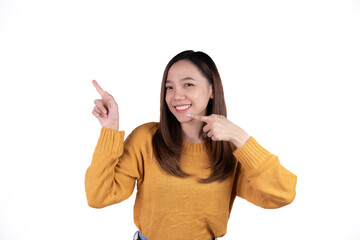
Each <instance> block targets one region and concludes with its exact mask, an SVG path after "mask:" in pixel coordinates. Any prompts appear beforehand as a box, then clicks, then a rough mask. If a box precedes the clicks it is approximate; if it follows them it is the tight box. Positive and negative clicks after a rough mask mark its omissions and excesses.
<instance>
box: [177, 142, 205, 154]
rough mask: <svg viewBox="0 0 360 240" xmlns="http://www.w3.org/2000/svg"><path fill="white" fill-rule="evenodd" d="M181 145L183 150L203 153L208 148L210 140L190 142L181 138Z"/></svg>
mask: <svg viewBox="0 0 360 240" xmlns="http://www.w3.org/2000/svg"><path fill="white" fill-rule="evenodd" d="M182 147H183V150H186V151H187V152H193V153H203V152H206V151H207V150H208V149H209V147H210V140H207V141H205V142H202V143H190V142H187V141H185V140H183V145H182Z"/></svg>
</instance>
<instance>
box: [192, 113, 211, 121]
mask: <svg viewBox="0 0 360 240" xmlns="http://www.w3.org/2000/svg"><path fill="white" fill-rule="evenodd" d="M192 116H193V118H194V119H196V120H199V121H202V122H206V123H207V122H208V121H209V120H210V118H209V117H208V116H201V115H192Z"/></svg>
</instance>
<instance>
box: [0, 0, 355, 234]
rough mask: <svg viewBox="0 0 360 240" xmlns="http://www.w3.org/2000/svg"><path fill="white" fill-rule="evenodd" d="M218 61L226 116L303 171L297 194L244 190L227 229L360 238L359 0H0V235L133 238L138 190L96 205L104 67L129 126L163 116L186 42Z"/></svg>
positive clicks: (295, 170) (125, 125) (128, 128)
mask: <svg viewBox="0 0 360 240" xmlns="http://www.w3.org/2000/svg"><path fill="white" fill-rule="evenodd" d="M188 49H193V50H200V51H204V52H206V53H208V54H209V55H210V56H211V57H212V58H213V60H214V61H215V62H216V64H217V66H218V68H219V71H220V74H221V76H222V79H223V85H224V91H225V97H226V101H227V107H228V113H229V114H228V117H229V119H230V120H231V121H233V122H235V123H236V124H238V125H239V126H241V127H242V128H243V129H244V130H245V131H247V132H248V133H249V134H250V135H252V136H254V137H255V139H256V140H257V141H258V142H259V143H260V144H261V145H262V146H264V147H265V148H266V149H268V150H269V151H270V152H272V153H274V154H276V155H278V156H279V158H280V161H281V162H282V164H283V165H284V166H285V167H286V168H288V169H289V170H290V171H292V172H293V173H295V174H296V175H297V176H298V185H297V196H296V199H295V201H294V202H293V203H292V204H291V205H289V206H286V207H284V208H280V209H277V210H266V209H261V208H259V207H256V206H254V205H252V204H250V203H248V202H247V201H245V200H243V199H240V198H237V199H236V200H235V204H234V207H233V211H232V213H231V217H230V220H229V223H228V232H227V234H226V235H225V237H224V238H222V239H228V240H230V239H231V240H235V239H247V240H251V239H265V238H266V239H280V240H281V239H354V240H355V239H360V207H359V202H360V187H359V183H360V174H359V160H360V157H359V143H360V141H359V135H360V127H359V123H360V117H359V103H360V96H359V95H360V94H359V90H360V87H359V86H358V85H357V84H358V82H359V80H360V1H355V0H353V1H350V0H302V1H289V0H283V1H281V0H272V1H268V0H263V1H260V0H258V1H256V0H255V1H222V2H221V3H220V1H209V0H207V1H204V0H198V1H188V0H185V1H156V0H155V1H154V0H152V1H74V0H71V1H70V0H65V1H64V0H63V1H45V0H44V1H40V0H33V1H19V0H17V1H16V0H12V1H10V0H0V80H1V85H0V89H1V93H0V103H1V109H0V114H1V118H0V121H1V124H0V140H1V150H0V151H1V153H0V239H4V240H12V239H41V240H42V239H54V240H57V239H59V240H60V239H131V238H132V235H133V233H134V232H135V230H136V227H135V225H134V223H133V218H132V211H133V209H132V207H133V203H134V197H135V194H133V196H132V197H131V198H130V199H128V200H126V201H124V202H122V203H120V204H117V205H114V206H110V207H106V208H103V209H100V210H98V209H92V208H90V207H89V206H88V205H87V202H86V196H85V190H84V175H85V171H86V168H87V167H88V166H89V164H90V162H91V158H92V153H93V150H94V148H95V145H96V142H97V139H98V136H99V133H100V124H99V122H98V121H97V119H96V118H95V117H93V116H92V114H91V111H92V109H93V106H94V104H93V101H94V100H95V99H96V98H99V95H98V94H97V92H96V90H95V88H94V87H93V85H92V84H91V80H92V79H96V80H98V82H99V83H100V85H101V86H102V87H103V88H104V90H106V91H108V92H110V93H111V94H112V95H113V96H114V97H115V99H116V101H117V102H118V104H119V108H120V109H119V110H120V127H121V129H123V130H125V131H126V135H127V134H129V133H130V132H131V131H132V130H133V129H134V128H135V127H136V126H138V125H140V124H142V123H145V122H149V121H158V120H159V102H160V100H159V99H160V97H159V94H160V82H161V78H162V73H163V70H164V68H165V66H166V64H167V62H168V61H169V60H170V59H171V58H172V57H173V56H174V55H176V54H177V53H178V52H180V51H183V50H188Z"/></svg>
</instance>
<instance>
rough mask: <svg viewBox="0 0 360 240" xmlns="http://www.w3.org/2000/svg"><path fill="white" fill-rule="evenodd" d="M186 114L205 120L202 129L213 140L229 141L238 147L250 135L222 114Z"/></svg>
mask: <svg viewBox="0 0 360 240" xmlns="http://www.w3.org/2000/svg"><path fill="white" fill-rule="evenodd" d="M188 116H189V117H191V118H192V119H195V120H199V121H202V122H206V125H205V126H204V127H203V131H204V132H205V133H207V136H208V137H209V138H211V139H212V140H213V141H229V142H232V143H233V144H234V145H235V146H236V147H237V148H239V147H241V146H242V145H244V144H245V143H246V142H247V141H248V140H249V139H250V136H249V135H248V134H247V133H246V132H245V131H244V130H243V129H241V128H240V127H238V126H237V125H235V124H234V123H232V122H230V121H229V120H228V119H227V118H226V117H224V116H222V115H217V114H211V115H210V116H200V115H191V114H188Z"/></svg>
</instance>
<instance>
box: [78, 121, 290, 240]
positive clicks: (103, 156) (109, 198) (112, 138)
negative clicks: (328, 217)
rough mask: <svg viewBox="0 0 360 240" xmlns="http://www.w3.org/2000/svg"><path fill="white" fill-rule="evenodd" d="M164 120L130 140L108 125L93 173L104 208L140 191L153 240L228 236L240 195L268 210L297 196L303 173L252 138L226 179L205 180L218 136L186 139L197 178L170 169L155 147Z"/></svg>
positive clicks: (138, 220)
mask: <svg viewBox="0 0 360 240" xmlns="http://www.w3.org/2000/svg"><path fill="white" fill-rule="evenodd" d="M158 127H159V124H158V123H146V124H143V125H141V126H139V127H137V128H136V129H135V130H134V131H133V132H132V133H131V134H130V135H129V136H128V137H127V139H126V140H125V142H124V135H125V133H124V131H116V130H112V129H107V128H102V129H101V132H100V137H99V140H98V143H97V146H96V148H95V151H94V154H93V159H92V162H91V165H90V167H89V168H88V169H87V171H86V175H85V190H86V195H87V200H88V204H89V206H91V207H94V208H102V207H105V206H109V205H111V204H115V203H119V202H121V201H123V200H125V199H127V198H129V197H130V196H131V194H132V193H133V190H134V186H135V183H136V184H137V194H136V200H135V205H134V222H135V225H136V226H137V228H138V229H139V230H140V231H141V232H142V234H144V236H146V237H147V238H148V239H150V240H164V239H172V240H178V239H179V240H180V239H181V240H204V239H211V237H221V236H224V235H225V233H226V228H227V222H228V219H229V216H230V212H231V208H232V205H233V202H234V199H235V197H236V196H239V197H242V198H244V199H246V200H248V201H249V202H252V203H254V204H256V205H258V206H260V207H263V208H279V207H282V206H284V205H287V204H289V203H291V202H292V201H293V199H294V197H295V186H296V181H297V177H296V176H295V175H294V174H292V173H291V172H289V171H288V170H287V169H285V168H284V167H283V166H282V165H280V162H279V160H278V157H277V156H275V155H273V154H271V153H270V152H268V151H267V150H266V149H264V148H263V147H262V146H260V145H259V144H258V143H257V142H256V140H255V139H254V138H253V137H251V138H250V139H249V140H248V141H247V142H246V143H245V145H243V146H242V147H240V148H238V149H236V150H235V151H234V152H233V154H234V156H235V158H236V160H237V165H236V168H235V169H234V171H233V173H232V174H231V176H230V177H228V178H227V179H226V180H225V181H222V182H218V181H216V182H212V183H208V184H202V183H199V182H198V181H197V180H198V177H200V178H207V177H208V176H209V175H210V173H211V169H209V168H208V166H209V158H208V154H206V153H207V152H208V151H209V150H210V142H204V143H197V144H193V143H189V142H186V141H184V142H183V150H182V156H181V159H180V162H181V168H182V169H183V170H184V171H185V172H187V173H190V174H194V176H192V177H188V178H179V177H175V176H172V175H169V174H168V173H166V172H165V171H164V170H163V169H162V168H161V167H160V165H159V164H158V162H157V160H156V159H155V156H154V154H153V150H152V136H153V135H154V133H155V132H156V130H157V129H158Z"/></svg>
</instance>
